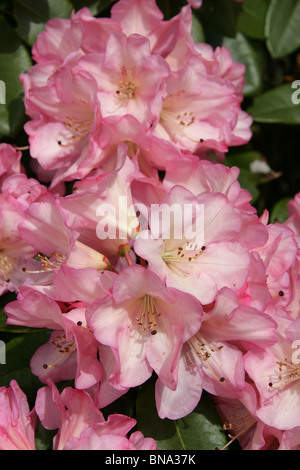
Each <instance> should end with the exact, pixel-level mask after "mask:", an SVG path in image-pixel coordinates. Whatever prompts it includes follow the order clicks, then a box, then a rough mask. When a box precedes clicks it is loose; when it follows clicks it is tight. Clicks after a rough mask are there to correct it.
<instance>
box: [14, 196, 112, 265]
mask: <svg viewBox="0 0 300 470" xmlns="http://www.w3.org/2000/svg"><path fill="white" fill-rule="evenodd" d="M19 230H20V233H21V234H22V237H23V238H24V240H26V241H27V243H28V244H30V245H32V246H33V247H34V248H35V249H36V251H38V252H39V253H43V255H40V259H41V265H42V269H41V270H44V271H46V272H47V271H48V272H49V271H50V272H51V271H55V270H58V269H60V267H61V266H62V265H67V266H70V267H74V268H85V267H93V268H95V269H98V270H99V271H103V270H104V269H106V268H107V266H108V259H107V258H106V257H105V256H104V255H102V254H101V253H99V252H98V251H96V250H94V249H93V248H91V247H90V246H88V245H85V244H84V243H82V242H81V241H79V240H78V237H79V233H78V232H75V231H72V230H70V229H69V228H68V227H67V225H66V223H65V219H64V216H63V214H62V212H61V211H60V209H59V207H58V204H57V202H56V199H55V198H54V197H52V196H51V195H50V194H49V195H47V196H46V197H45V198H43V199H42V200H40V201H39V202H35V203H33V204H31V206H30V207H29V208H28V210H27V211H26V214H25V215H24V218H23V220H22V222H21V223H20V225H19ZM24 269H25V270H26V268H24Z"/></svg>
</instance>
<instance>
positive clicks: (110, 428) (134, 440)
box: [35, 384, 156, 450]
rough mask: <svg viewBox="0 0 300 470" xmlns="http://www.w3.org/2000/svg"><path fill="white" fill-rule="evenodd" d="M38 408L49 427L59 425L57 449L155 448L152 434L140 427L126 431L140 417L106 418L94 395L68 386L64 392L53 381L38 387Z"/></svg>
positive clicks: (56, 436)
mask: <svg viewBox="0 0 300 470" xmlns="http://www.w3.org/2000/svg"><path fill="white" fill-rule="evenodd" d="M35 409H36V412H37V414H38V416H39V418H40V420H41V422H42V424H43V426H44V427H45V428H46V429H58V433H57V434H56V435H55V437H54V440H53V449H54V450H155V449H156V443H155V441H154V440H153V439H152V438H144V436H143V435H142V433H141V432H139V431H136V432H134V433H132V434H131V436H130V438H128V437H127V436H126V434H127V433H128V432H129V431H130V430H131V429H132V428H133V427H134V426H135V424H136V420H135V419H133V418H129V417H127V416H124V415H119V414H115V415H110V416H109V417H108V419H107V421H105V419H104V417H103V414H102V413H101V411H100V410H99V409H98V408H97V407H96V406H95V404H94V403H93V400H92V398H91V396H90V395H89V394H88V393H87V392H84V391H81V390H76V389H72V388H71V387H66V388H65V389H64V390H63V391H62V393H61V394H59V392H58V390H57V388H56V387H55V386H54V385H53V384H50V386H49V387H43V388H41V389H39V390H38V393H37V399H36V404H35Z"/></svg>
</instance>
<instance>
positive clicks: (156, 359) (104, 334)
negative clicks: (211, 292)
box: [87, 265, 202, 389]
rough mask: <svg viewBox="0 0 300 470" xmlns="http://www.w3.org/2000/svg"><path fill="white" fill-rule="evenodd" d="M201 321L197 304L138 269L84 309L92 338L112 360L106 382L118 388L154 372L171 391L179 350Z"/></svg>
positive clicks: (124, 275)
mask: <svg viewBox="0 0 300 470" xmlns="http://www.w3.org/2000/svg"><path fill="white" fill-rule="evenodd" d="M201 316H202V308H201V305H200V304H199V303H198V302H197V301H196V299H194V298H193V297H192V296H190V295H188V294H185V293H184V292H181V291H178V290H176V289H172V288H167V287H166V286H165V284H164V283H163V282H162V281H161V279H160V278H159V277H158V276H157V275H156V274H155V273H153V272H151V271H150V270H147V269H145V268H143V267H142V266H139V265H135V266H129V267H128V268H126V269H125V270H123V271H122V272H121V273H120V274H119V275H118V277H117V279H116V281H115V282H114V285H113V288H112V291H111V293H109V294H108V295H107V296H106V297H104V298H102V299H100V300H98V301H96V302H94V303H93V304H92V305H90V306H89V307H88V309H87V320H88V325H89V326H90V328H91V329H92V331H93V332H94V334H95V337H96V338H97V339H98V341H99V342H100V343H101V344H104V345H107V346H110V347H111V348H112V350H113V353H114V355H115V358H116V367H115V370H114V371H113V373H112V374H111V377H110V379H109V382H110V384H111V385H113V386H115V387H116V388H121V389H122V388H123V389H124V388H129V387H134V386H137V385H140V384H142V383H143V382H145V381H146V380H147V379H148V378H149V377H150V376H151V375H152V371H153V370H154V371H155V372H156V374H157V375H158V376H159V377H160V379H161V381H162V382H163V383H164V384H166V386H168V387H170V388H172V389H174V388H175V387H176V382H177V362H178V357H179V354H180V350H181V347H182V345H183V343H185V342H186V341H187V340H188V339H189V338H190V337H191V336H192V335H193V334H194V333H195V332H196V331H197V330H198V329H199V326H200V324H201Z"/></svg>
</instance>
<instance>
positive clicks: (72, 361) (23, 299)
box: [5, 266, 114, 389]
mask: <svg viewBox="0 0 300 470" xmlns="http://www.w3.org/2000/svg"><path fill="white" fill-rule="evenodd" d="M79 273H80V274H79ZM53 277H54V279H53V285H51V286H50V288H49V287H48V288H47V289H43V288H42V289H39V287H38V286H30V287H29V286H21V287H20V293H19V294H18V297H17V300H16V301H13V302H10V303H9V304H8V305H7V306H6V307H5V313H6V315H7V323H8V324H13V325H27V326H31V327H35V328H48V329H50V330H53V331H52V333H51V337H50V339H49V341H48V342H47V343H46V344H44V345H42V346H40V347H39V348H38V349H37V350H36V352H35V353H34V355H33V357H32V359H31V362H30V366H31V371H32V373H33V374H35V375H37V376H38V377H39V380H40V381H41V382H42V383H47V380H48V379H49V378H51V379H52V380H53V381H54V382H57V381H60V380H69V379H70V380H71V379H75V384H76V387H77V388H79V389H81V388H89V387H91V386H92V385H94V384H95V383H98V382H99V380H100V378H101V376H102V373H103V371H102V366H101V364H100V363H99V361H98V343H97V341H96V340H95V337H94V335H93V333H92V332H91V331H90V330H89V329H88V328H87V325H86V317H85V311H86V306H87V305H88V304H89V303H91V302H92V301H93V300H96V299H98V298H100V297H103V296H105V295H106V294H107V292H108V291H109V289H110V286H111V284H112V282H113V279H114V274H113V273H108V272H107V273H106V274H105V275H104V276H102V275H101V277H100V275H99V273H98V272H97V271H96V270H95V269H92V268H85V269H83V270H77V269H74V268H69V267H66V266H65V267H62V268H61V270H59V271H57V272H56V273H55V274H54V276H53ZM83 279H84V280H83ZM43 290H44V292H43ZM41 312H42V313H41Z"/></svg>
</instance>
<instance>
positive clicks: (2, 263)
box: [0, 253, 17, 282]
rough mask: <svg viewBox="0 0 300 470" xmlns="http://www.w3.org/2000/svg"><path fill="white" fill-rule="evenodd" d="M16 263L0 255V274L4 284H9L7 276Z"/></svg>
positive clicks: (14, 259) (13, 259) (14, 260)
mask: <svg viewBox="0 0 300 470" xmlns="http://www.w3.org/2000/svg"><path fill="white" fill-rule="evenodd" d="M16 261H17V260H16V258H11V257H9V256H6V255H4V254H2V253H0V273H1V274H2V276H3V277H4V279H5V281H6V282H9V277H8V276H7V275H8V273H9V272H10V271H11V270H12V269H13V268H14V267H15V265H16Z"/></svg>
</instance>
